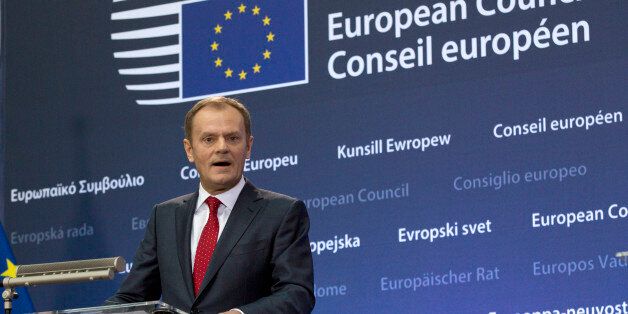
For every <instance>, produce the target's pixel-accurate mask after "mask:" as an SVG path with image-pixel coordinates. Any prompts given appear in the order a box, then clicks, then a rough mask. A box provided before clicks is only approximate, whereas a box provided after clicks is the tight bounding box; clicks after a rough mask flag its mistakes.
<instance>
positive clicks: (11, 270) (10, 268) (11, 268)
mask: <svg viewBox="0 0 628 314" xmlns="http://www.w3.org/2000/svg"><path fill="white" fill-rule="evenodd" d="M6 260H7V270H5V271H4V272H3V273H2V274H0V276H3V277H11V278H15V275H16V272H17V267H15V264H13V262H11V260H9V259H8V258H7V259H6Z"/></svg>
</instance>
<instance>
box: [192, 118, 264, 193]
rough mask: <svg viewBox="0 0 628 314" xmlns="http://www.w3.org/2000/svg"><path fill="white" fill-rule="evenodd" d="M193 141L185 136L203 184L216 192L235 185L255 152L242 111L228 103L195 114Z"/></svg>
mask: <svg viewBox="0 0 628 314" xmlns="http://www.w3.org/2000/svg"><path fill="white" fill-rule="evenodd" d="M190 137H191V140H192V141H191V142H190V141H189V140H188V139H184V140H183V146H184V148H185V153H186V154H187V157H188V160H189V161H190V162H193V163H194V164H195V165H196V170H198V173H199V174H200V176H201V184H202V185H203V188H204V189H205V190H206V191H207V192H209V193H211V194H212V195H216V194H220V193H222V192H225V191H227V190H229V189H230V188H232V187H233V186H235V185H236V184H237V183H238V181H240V177H241V176H242V172H243V171H244V161H245V160H246V159H247V158H249V157H250V155H251V145H253V137H252V136H250V137H247V136H246V131H245V129H244V118H243V117H242V115H241V114H240V112H239V111H238V110H237V109H235V108H233V107H231V106H226V107H225V108H222V109H216V108H213V107H211V106H207V107H205V108H203V109H201V110H199V111H198V112H197V113H196V115H195V116H194V118H192V130H191V133H190Z"/></svg>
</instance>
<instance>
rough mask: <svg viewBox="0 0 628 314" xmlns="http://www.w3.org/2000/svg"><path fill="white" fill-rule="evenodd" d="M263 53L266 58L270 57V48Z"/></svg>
mask: <svg viewBox="0 0 628 314" xmlns="http://www.w3.org/2000/svg"><path fill="white" fill-rule="evenodd" d="M262 55H264V60H266V59H270V51H269V50H268V49H266V50H265V51H264V53H262Z"/></svg>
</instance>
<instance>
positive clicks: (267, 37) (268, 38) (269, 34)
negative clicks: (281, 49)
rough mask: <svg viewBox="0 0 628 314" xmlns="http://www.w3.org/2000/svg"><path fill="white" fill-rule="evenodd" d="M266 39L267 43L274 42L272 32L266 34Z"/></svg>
mask: <svg viewBox="0 0 628 314" xmlns="http://www.w3.org/2000/svg"><path fill="white" fill-rule="evenodd" d="M266 39H267V40H268V41H275V34H273V32H268V35H266Z"/></svg>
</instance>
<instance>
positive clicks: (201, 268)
mask: <svg viewBox="0 0 628 314" xmlns="http://www.w3.org/2000/svg"><path fill="white" fill-rule="evenodd" d="M205 203H206V204H207V206H209V219H207V223H206V224H205V227H203V231H202V232H201V238H200V239H199V240H198V246H197V247H196V256H195V257H194V270H193V271H192V277H194V295H195V296H197V295H198V292H199V290H200V289H201V283H202V282H203V278H205V272H206V271H207V266H208V265H209V262H210V261H211V259H212V254H214V248H216V242H218V229H219V225H218V207H219V206H220V204H221V203H220V200H219V199H217V198H215V197H213V196H210V197H208V198H207V200H205Z"/></svg>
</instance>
